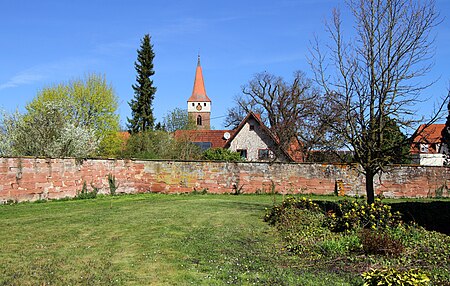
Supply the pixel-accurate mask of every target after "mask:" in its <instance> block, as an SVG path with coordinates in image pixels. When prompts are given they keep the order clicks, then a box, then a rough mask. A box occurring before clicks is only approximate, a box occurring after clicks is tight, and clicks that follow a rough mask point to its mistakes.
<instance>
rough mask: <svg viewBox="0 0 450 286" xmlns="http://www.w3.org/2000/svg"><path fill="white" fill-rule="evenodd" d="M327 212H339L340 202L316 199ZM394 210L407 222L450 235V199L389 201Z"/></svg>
mask: <svg viewBox="0 0 450 286" xmlns="http://www.w3.org/2000/svg"><path fill="white" fill-rule="evenodd" d="M315 202H316V203H317V204H318V205H319V206H320V208H321V209H323V210H324V211H325V212H327V211H330V210H333V211H334V212H336V213H339V207H338V202H332V201H315ZM389 205H390V206H391V207H392V212H397V211H398V212H400V213H401V214H402V219H403V221H404V222H406V223H412V222H415V223H416V224H418V225H420V226H422V227H424V228H425V229H427V230H432V231H438V232H440V233H444V234H446V235H450V224H449V222H450V201H435V202H398V203H396V202H394V203H389Z"/></svg>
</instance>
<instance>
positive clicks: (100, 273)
mask: <svg viewBox="0 0 450 286" xmlns="http://www.w3.org/2000/svg"><path fill="white" fill-rule="evenodd" d="M281 199H282V198H281V196H278V197H277V200H278V202H279V201H281ZM273 200H274V197H273V196H270V195H240V196H231V195H161V194H144V195H127V196H117V197H102V198H97V199H92V200H73V201H53V202H47V203H25V204H17V205H4V206H0V225H1V229H0V233H1V234H0V246H1V248H0V285H226V284H236V285H350V284H351V282H352V281H353V280H354V281H356V282H358V281H359V282H360V281H361V280H359V279H360V278H359V277H348V276H346V275H345V274H339V273H318V272H315V271H314V267H313V266H312V267H311V268H308V269H299V268H298V267H296V265H298V261H296V259H297V258H295V257H293V256H288V255H287V254H285V252H284V251H281V243H280V242H279V241H277V236H276V235H275V234H274V233H273V231H274V230H273V229H272V228H271V227H270V226H269V225H267V224H266V223H264V222H263V221H262V217H263V216H264V213H265V208H266V207H270V206H272V205H273ZM356 282H355V283H356Z"/></svg>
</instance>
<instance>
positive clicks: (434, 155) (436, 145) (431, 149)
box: [411, 124, 448, 166]
mask: <svg viewBox="0 0 450 286" xmlns="http://www.w3.org/2000/svg"><path fill="white" fill-rule="evenodd" d="M444 128H445V124H430V125H427V124H422V125H420V126H419V128H417V130H416V132H415V134H414V136H413V138H414V139H413V142H412V143H411V157H412V161H413V163H416V164H419V165H423V166H444V165H446V158H447V154H448V148H447V145H446V144H445V143H444V140H443V135H442V134H443V131H444Z"/></svg>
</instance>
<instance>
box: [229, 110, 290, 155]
mask: <svg viewBox="0 0 450 286" xmlns="http://www.w3.org/2000/svg"><path fill="white" fill-rule="evenodd" d="M250 125H253V126H254V130H250ZM229 149H230V150H231V151H237V150H239V149H246V150H247V161H260V160H259V159H258V150H260V149H271V150H272V151H273V150H277V147H276V144H275V142H274V141H273V139H272V138H271V137H270V136H269V135H267V133H266V132H264V131H263V130H261V125H259V123H257V122H256V120H255V119H253V118H250V119H249V120H248V121H247V122H246V123H245V125H244V126H243V127H242V129H241V130H240V131H239V133H238V134H236V137H234V139H233V141H231V144H230V148H229ZM275 157H276V160H275V161H279V162H289V159H288V158H286V156H285V155H284V154H278V155H277V156H275ZM272 161H273V159H272Z"/></svg>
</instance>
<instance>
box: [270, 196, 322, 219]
mask: <svg viewBox="0 0 450 286" xmlns="http://www.w3.org/2000/svg"><path fill="white" fill-rule="evenodd" d="M292 208H294V209H301V210H312V211H314V212H320V208H319V206H318V205H317V204H316V203H314V202H313V201H312V200H311V199H307V198H305V197H302V198H300V199H299V198H294V197H288V198H286V199H285V200H283V201H282V202H281V204H279V205H274V206H273V207H272V208H271V209H268V210H266V215H265V216H264V221H265V222H268V223H269V224H270V225H275V224H276V223H277V222H279V220H280V218H281V216H282V215H283V213H284V212H285V211H286V210H289V209H292Z"/></svg>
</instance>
